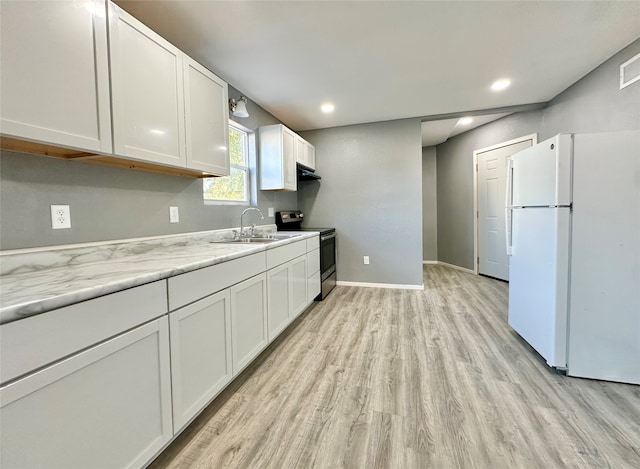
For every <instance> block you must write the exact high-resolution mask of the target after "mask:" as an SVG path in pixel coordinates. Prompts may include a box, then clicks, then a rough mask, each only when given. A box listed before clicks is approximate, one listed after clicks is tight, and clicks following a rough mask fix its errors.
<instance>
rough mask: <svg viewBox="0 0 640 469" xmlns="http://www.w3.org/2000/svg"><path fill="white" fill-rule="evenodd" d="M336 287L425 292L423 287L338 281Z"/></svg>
mask: <svg viewBox="0 0 640 469" xmlns="http://www.w3.org/2000/svg"><path fill="white" fill-rule="evenodd" d="M336 285H342V286H344V287H364V288H390V289H395V290H424V284H423V285H402V284H399V283H366V282H346V281H344V280H338V281H337V282H336Z"/></svg>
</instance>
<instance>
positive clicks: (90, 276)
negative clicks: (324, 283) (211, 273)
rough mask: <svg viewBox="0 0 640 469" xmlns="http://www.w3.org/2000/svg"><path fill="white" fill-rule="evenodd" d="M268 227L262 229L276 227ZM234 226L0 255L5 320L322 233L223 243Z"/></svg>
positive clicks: (0, 312)
mask: <svg viewBox="0 0 640 469" xmlns="http://www.w3.org/2000/svg"><path fill="white" fill-rule="evenodd" d="M271 227H272V225H268V226H267V228H265V229H264V230H263V233H266V232H270V231H275V229H274V228H271ZM229 232H230V230H216V231H208V232H200V233H190V234H185V235H175V236H166V237H153V238H140V239H135V240H121V241H113V242H106V243H88V244H83V245H73V246H56V247H52V248H48V249H43V248H36V249H27V250H16V251H3V252H1V253H0V272H1V273H2V275H0V324H2V323H6V322H11V321H15V320H18V319H22V318H25V317H28V316H32V315H35V314H40V313H43V312H47V311H51V310H53V309H57V308H61V307H63V306H68V305H71V304H74V303H78V302H81V301H85V300H89V299H92V298H97V297H99V296H103V295H107V294H109V293H114V292H117V291H120V290H124V289H127V288H131V287H135V286H138V285H143V284H145V283H149V282H153V281H156V280H162V279H166V278H168V277H172V276H174V275H179V274H182V273H185V272H189V271H192V270H196V269H201V268H203V267H208V266H211V265H214V264H219V263H221V262H226V261H229V260H232V259H236V258H238V257H243V256H246V255H249V254H254V253H257V252H262V251H266V250H268V249H274V248H277V247H280V246H283V245H285V244H289V243H293V242H296V241H300V240H302V239H306V238H311V237H313V236H317V233H313V232H299V233H296V234H298V235H299V236H296V237H292V238H288V239H282V240H278V241H275V242H271V243H265V244H258V243H256V244H218V243H212V241H219V240H221V239H224V238H225V237H228V236H229Z"/></svg>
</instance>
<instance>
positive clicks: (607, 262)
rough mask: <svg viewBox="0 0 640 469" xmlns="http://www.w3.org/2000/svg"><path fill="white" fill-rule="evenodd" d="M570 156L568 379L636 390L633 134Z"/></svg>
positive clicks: (638, 303) (592, 143) (638, 259)
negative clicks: (601, 381)
mask: <svg viewBox="0 0 640 469" xmlns="http://www.w3.org/2000/svg"><path fill="white" fill-rule="evenodd" d="M575 150H576V151H575V167H574V180H575V185H574V212H573V220H572V222H573V228H572V231H573V235H572V245H571V296H570V311H569V318H570V320H569V356H568V365H569V366H568V368H569V369H568V374H569V375H571V376H581V377H585V378H595V379H605V380H611V381H622V382H625V383H635V384H640V131H629V132H616V133H603V134H592V135H576V138H575Z"/></svg>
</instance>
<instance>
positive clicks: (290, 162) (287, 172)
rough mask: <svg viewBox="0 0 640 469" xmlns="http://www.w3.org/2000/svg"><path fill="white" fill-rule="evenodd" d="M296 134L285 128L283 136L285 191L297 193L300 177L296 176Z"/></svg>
mask: <svg viewBox="0 0 640 469" xmlns="http://www.w3.org/2000/svg"><path fill="white" fill-rule="evenodd" d="M295 144H296V134H294V133H293V132H292V131H291V130H289V129H287V128H286V127H283V134H282V165H283V168H282V171H283V177H284V189H287V190H290V191H295V190H297V188H298V176H297V174H296V154H295V151H296V150H295Z"/></svg>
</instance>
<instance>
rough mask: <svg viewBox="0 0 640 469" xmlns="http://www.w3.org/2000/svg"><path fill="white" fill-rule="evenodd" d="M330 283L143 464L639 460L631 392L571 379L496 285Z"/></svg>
mask: <svg viewBox="0 0 640 469" xmlns="http://www.w3.org/2000/svg"><path fill="white" fill-rule="evenodd" d="M424 284H425V290H424V291H423V292H421V291H409V290H383V289H373V288H358V287H337V288H336V289H335V290H334V291H333V292H332V293H331V295H329V297H328V298H327V299H326V300H325V301H324V302H321V303H316V304H315V305H314V306H312V307H311V308H310V309H309V310H308V312H307V313H305V314H304V315H303V316H302V317H301V318H299V319H298V320H297V321H296V322H295V323H294V324H293V325H292V326H291V327H290V328H289V330H288V331H287V332H285V333H284V335H283V336H282V337H281V338H280V339H278V340H277V341H276V342H275V343H274V344H272V345H271V346H270V347H269V349H267V350H266V351H265V353H263V354H262V356H261V357H260V358H259V359H258V360H257V362H256V363H254V365H252V366H251V367H250V368H249V369H248V370H247V371H245V372H244V373H243V374H242V375H241V376H239V377H238V379H236V381H235V382H234V383H232V384H231V385H230V387H229V388H228V389H227V390H225V391H224V392H223V393H222V394H221V395H220V396H219V397H218V398H217V399H216V400H215V401H214V402H213V403H212V404H211V405H210V406H209V408H207V409H206V410H205V411H204V412H203V414H201V416H200V417H198V418H197V419H196V420H195V421H194V422H193V424H192V425H191V426H190V427H188V428H187V429H186V430H185V432H184V433H183V434H182V435H181V436H180V437H179V438H178V439H177V440H176V441H175V442H174V443H173V444H172V445H171V446H170V447H169V448H167V450H165V451H164V452H163V453H162V454H161V455H160V456H159V457H158V458H157V459H156V461H155V462H154V463H153V464H152V466H151V467H152V468H154V469H157V468H165V467H170V468H224V467H231V468H342V467H345V468H367V469H369V468H393V469H396V468H398V469H405V468H407V469H412V468H465V469H466V468H498V469H500V468H527V469H528V468H545V469H547V468H564V467H569V468H607V467H610V468H616V469H617V468H620V469H623V468H640V386H633V385H625V384H619V383H607V382H600V381H592V380H584V379H577V378H568V377H566V376H563V375H561V374H559V373H556V372H554V371H553V370H551V369H549V368H548V367H546V366H545V364H544V362H543V360H542V359H541V358H540V357H539V356H538V355H537V354H536V353H535V352H534V351H533V350H532V349H531V348H530V347H529V346H528V345H527V344H526V343H525V342H524V341H523V340H521V339H520V338H519V337H518V336H517V334H515V333H514V332H513V331H512V330H511V329H510V328H509V327H508V325H507V291H508V286H507V284H505V283H502V282H499V281H496V280H492V279H488V278H483V277H476V276H474V275H470V274H468V273H464V272H460V271H456V270H452V269H449V268H447V267H443V266H425V267H424Z"/></svg>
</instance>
